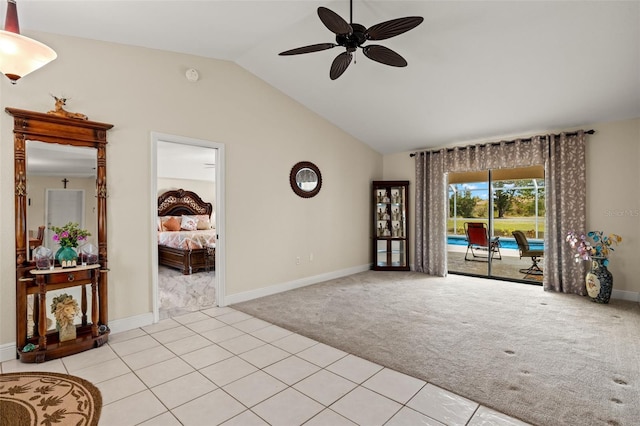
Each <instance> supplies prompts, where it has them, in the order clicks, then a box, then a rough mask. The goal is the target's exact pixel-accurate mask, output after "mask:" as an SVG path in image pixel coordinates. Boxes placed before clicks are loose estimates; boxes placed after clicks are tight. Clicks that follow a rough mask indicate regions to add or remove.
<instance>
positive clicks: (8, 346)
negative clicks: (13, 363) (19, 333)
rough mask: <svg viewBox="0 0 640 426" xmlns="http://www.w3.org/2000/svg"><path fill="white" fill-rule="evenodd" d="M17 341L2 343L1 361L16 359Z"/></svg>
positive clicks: (0, 350)
mask: <svg viewBox="0 0 640 426" xmlns="http://www.w3.org/2000/svg"><path fill="white" fill-rule="evenodd" d="M16 355H17V353H16V342H13V343H5V344H4V345H0V362H5V361H9V360H12V359H16Z"/></svg>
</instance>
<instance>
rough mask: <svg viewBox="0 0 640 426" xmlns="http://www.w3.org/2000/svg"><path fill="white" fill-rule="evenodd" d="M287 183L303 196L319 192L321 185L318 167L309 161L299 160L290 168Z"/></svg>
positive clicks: (307, 196) (311, 195)
mask: <svg viewBox="0 0 640 426" xmlns="http://www.w3.org/2000/svg"><path fill="white" fill-rule="evenodd" d="M289 183H291V189H293V192H295V193H296V194H298V195H299V196H301V197H303V198H311V197H313V196H315V195H316V194H317V193H318V192H320V187H321V186H322V175H321V174H320V169H319V168H318V167H317V166H316V165H315V164H313V163H310V162H309V161H301V162H299V163H297V164H296V165H295V166H293V168H292V169H291V173H290V174H289Z"/></svg>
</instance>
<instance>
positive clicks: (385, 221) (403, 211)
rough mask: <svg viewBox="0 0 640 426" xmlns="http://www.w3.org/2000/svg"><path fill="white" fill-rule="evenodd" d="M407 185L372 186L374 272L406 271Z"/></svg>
mask: <svg viewBox="0 0 640 426" xmlns="http://www.w3.org/2000/svg"><path fill="white" fill-rule="evenodd" d="M408 186H409V182H408V181H374V182H373V198H374V199H373V206H374V211H373V216H374V217H373V223H374V224H375V225H374V228H375V229H374V230H373V232H374V256H373V257H374V259H373V269H375V270H409V252H408V247H407V242H408V236H407V190H408Z"/></svg>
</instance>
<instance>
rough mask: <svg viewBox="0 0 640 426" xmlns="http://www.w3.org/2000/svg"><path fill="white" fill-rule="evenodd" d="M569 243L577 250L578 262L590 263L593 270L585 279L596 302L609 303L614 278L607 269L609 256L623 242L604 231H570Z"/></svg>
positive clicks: (589, 292) (590, 294)
mask: <svg viewBox="0 0 640 426" xmlns="http://www.w3.org/2000/svg"><path fill="white" fill-rule="evenodd" d="M567 242H568V243H569V245H570V246H571V247H572V248H574V249H575V250H576V253H575V254H574V259H575V261H576V262H581V261H590V262H591V269H590V271H589V272H588V273H587V276H586V277H585V286H586V288H587V293H588V294H589V297H590V298H591V300H593V301H594V302H598V303H609V299H610V298H611V291H612V289H613V276H612V275H611V272H609V270H608V269H607V266H608V265H609V256H610V255H611V254H612V253H613V252H614V251H615V249H614V247H613V246H617V245H618V244H620V243H621V242H622V237H621V236H620V235H618V234H608V235H605V234H604V232H602V231H589V232H587V233H586V234H584V233H581V234H578V233H576V232H574V231H570V232H569V233H568V234H567Z"/></svg>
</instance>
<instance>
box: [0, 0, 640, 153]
mask: <svg viewBox="0 0 640 426" xmlns="http://www.w3.org/2000/svg"><path fill="white" fill-rule="evenodd" d="M319 6H324V7H327V8H329V9H331V10H332V11H334V12H336V13H338V14H339V15H340V16H342V17H343V18H344V19H345V20H347V21H349V2H348V1H346V0H341V1H310V0H289V1H268V0H261V1H243V0H234V1H212V0H201V1H177V0H176V1H151V0H147V1H104V0H83V1H55V0H46V1H38V0H18V11H19V16H20V24H21V29H22V32H23V33H28V32H29V31H39V32H49V33H57V34H66V35H72V36H77V37H83V38H89V39H96V40H103V41H111V42H117V43H124V44H130V45H136V46H143V47H150V48H156V49H163V50H169V51H175V52H183V53H189V54H194V55H199V56H204V57H211V58H217V59H225V60H230V61H234V62H235V63H237V64H238V65H240V66H241V67H243V68H245V69H247V70H248V71H250V72H251V73H253V74H255V75H256V76H257V77H259V78H261V79H263V80H264V81H266V82H268V83H269V84H271V85H273V86H274V87H276V88H277V89H279V90H280V91H282V92H284V93H285V94H287V95H288V96H290V97H291V98H293V99H295V100H297V101H299V102H300V103H301V104H303V105H305V106H306V107H307V108H309V109H311V110H313V111H315V112H316V113H317V114H319V115H321V116H323V117H325V118H326V119H327V120H329V121H330V122H332V123H334V124H335V125H336V126H338V127H340V128H342V129H343V130H344V131H346V132H348V133H350V134H351V135H353V136H354V137H356V138H358V139H359V140H361V141H363V142H364V143H366V144H368V145H370V146H371V147H372V148H374V149H375V150H377V151H379V152H381V153H393V152H402V151H408V150H413V149H419V148H428V147H438V146H445V145H450V144H453V143H456V142H462V141H470V140H478V139H491V138H495V137H504V136H509V135H527V134H532V133H535V132H538V131H545V130H559V129H564V128H574V127H576V126H582V125H588V124H591V123H597V122H605V121H615V120H622V119H629V118H636V117H640V2H638V1H621V2H616V1H538V0H536V1H402V0H387V1H378V0H367V1H365V0H355V1H354V2H353V22H356V23H360V24H362V25H364V26H365V27H370V26H371V25H373V24H377V23H380V22H383V21H387V20H390V19H394V18H399V17H404V16H422V17H424V22H423V23H422V24H421V25H420V26H418V27H417V28H415V29H413V30H411V31H409V32H407V33H404V34H401V35H399V36H396V37H394V38H391V39H388V40H383V41H380V42H376V44H381V45H384V46H386V47H388V48H391V49H393V50H394V51H396V52H397V53H399V54H400V55H402V56H403V57H404V58H405V59H406V60H407V62H408V66H407V67H406V68H396V67H390V66H386V65H382V64H380V63H378V62H374V61H371V60H370V59H368V58H366V57H365V56H364V55H363V54H362V51H359V52H357V53H356V58H355V59H356V61H355V63H352V64H351V65H350V67H349V68H348V69H347V70H346V72H345V73H344V74H343V75H342V76H341V77H340V78H338V79H337V80H334V81H332V80H330V79H329V67H330V65H331V62H332V61H333V59H334V58H335V57H336V56H337V55H338V54H339V53H341V52H342V51H343V48H339V47H336V48H333V49H329V50H325V51H321V52H315V53H309V54H304V55H296V56H286V57H285V56H278V53H279V52H282V51H285V50H288V49H292V48H295V47H300V46H304V45H309V44H315V43H330V42H334V41H335V36H334V35H333V34H332V33H331V32H330V31H329V30H328V29H327V28H326V27H325V26H324V25H323V24H322V22H321V21H320V19H319V18H318V15H317V8H318V7H319ZM3 8H4V5H3ZM3 16H4V15H3ZM368 43H370V42H368Z"/></svg>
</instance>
